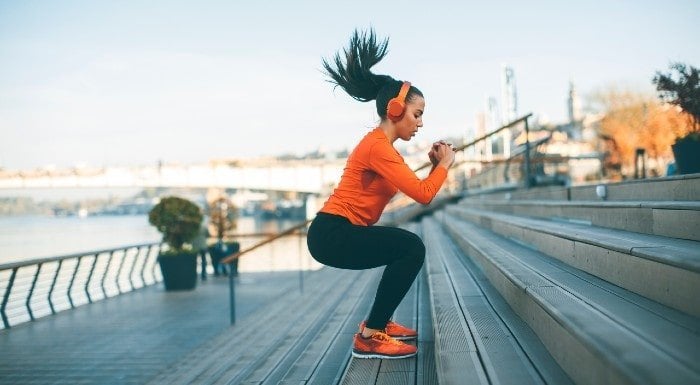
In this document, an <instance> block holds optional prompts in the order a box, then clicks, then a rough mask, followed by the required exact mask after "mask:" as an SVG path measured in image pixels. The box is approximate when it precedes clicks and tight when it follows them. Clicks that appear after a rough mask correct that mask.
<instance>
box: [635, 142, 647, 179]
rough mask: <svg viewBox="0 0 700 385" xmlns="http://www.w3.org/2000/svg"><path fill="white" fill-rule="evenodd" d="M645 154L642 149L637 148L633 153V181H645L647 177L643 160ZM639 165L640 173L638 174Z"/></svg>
mask: <svg viewBox="0 0 700 385" xmlns="http://www.w3.org/2000/svg"><path fill="white" fill-rule="evenodd" d="M645 152H646V150H645V149H643V148H637V149H636V150H635V153H634V155H635V156H634V179H640V178H641V179H646V177H647V167H646V162H645V159H644V153H645ZM640 163H641V169H642V170H641V173H640V172H639V169H640V166H639V164H640Z"/></svg>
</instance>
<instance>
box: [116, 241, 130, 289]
mask: <svg viewBox="0 0 700 385" xmlns="http://www.w3.org/2000/svg"><path fill="white" fill-rule="evenodd" d="M122 250H123V251H124V254H122V257H121V261H120V262H119V268H118V269H117V276H116V277H114V284H115V285H117V291H119V294H123V293H126V291H122V286H121V285H120V284H119V278H120V276H121V275H122V267H124V261H125V260H126V257H127V255H128V253H129V249H122Z"/></svg>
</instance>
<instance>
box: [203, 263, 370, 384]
mask: <svg viewBox="0 0 700 385" xmlns="http://www.w3.org/2000/svg"><path fill="white" fill-rule="evenodd" d="M335 270H337V271H338V273H339V274H345V273H347V271H344V270H338V269H335ZM346 276H347V277H349V278H350V279H346V280H342V281H337V282H336V284H335V285H334V286H333V287H332V288H331V289H330V290H328V291H326V292H324V295H323V296H319V295H317V296H314V297H312V298H311V300H309V301H308V304H305V305H304V306H303V307H302V308H299V309H296V310H294V311H293V313H298V314H299V316H295V317H293V320H289V321H288V320H287V319H285V315H284V314H281V318H280V319H278V320H277V322H275V325H274V326H275V329H279V331H276V334H273V336H274V338H261V339H258V340H256V341H254V342H253V344H251V345H248V346H247V351H246V352H245V353H244V354H243V355H242V356H241V357H239V358H238V359H237V360H236V361H235V362H231V365H229V366H228V367H227V369H226V371H225V372H223V373H221V374H220V376H219V381H217V382H215V383H214V384H216V385H219V384H228V383H235V382H237V381H241V380H243V379H245V380H246V381H263V380H264V379H265V377H266V376H267V375H268V374H269V373H270V372H271V371H272V370H274V369H275V368H276V367H277V365H278V364H279V363H280V362H281V361H282V360H284V358H285V357H286V356H287V355H289V352H290V349H292V348H294V346H295V345H294V342H295V341H296V340H297V339H298V338H299V336H300V335H303V336H305V338H311V337H312V336H313V334H308V333H307V332H309V331H310V328H311V326H312V325H314V324H315V323H317V322H318V321H319V320H322V318H323V317H324V316H325V315H326V314H327V312H328V311H329V309H332V307H333V306H335V303H337V302H338V301H340V300H341V298H343V296H345V295H347V292H348V290H350V288H351V287H352V286H353V283H355V281H356V279H357V277H358V273H357V272H354V271H353V272H351V274H348V275H346ZM305 333H306V334H305ZM271 334H272V333H271ZM261 337H264V336H261Z"/></svg>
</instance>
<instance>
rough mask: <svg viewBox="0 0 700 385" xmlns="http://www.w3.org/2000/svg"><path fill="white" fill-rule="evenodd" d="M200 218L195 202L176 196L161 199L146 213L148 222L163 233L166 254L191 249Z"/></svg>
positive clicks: (201, 216)
mask: <svg viewBox="0 0 700 385" xmlns="http://www.w3.org/2000/svg"><path fill="white" fill-rule="evenodd" d="M202 219H203V215H202V210H200V208H199V207H198V206H197V205H196V204H194V203H193V202H191V201H189V200H187V199H183V198H178V197H165V198H163V199H161V200H160V202H159V203H158V204H157V205H155V206H154V207H153V209H151V211H150V212H149V213H148V222H149V223H150V224H152V225H153V226H155V227H156V229H158V231H160V232H161V233H162V234H163V242H165V243H166V244H167V245H168V252H167V253H166V254H181V253H182V252H186V251H191V249H192V247H191V243H192V241H193V240H194V238H195V237H196V236H197V232H198V231H199V229H200V226H201V223H202Z"/></svg>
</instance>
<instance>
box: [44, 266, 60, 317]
mask: <svg viewBox="0 0 700 385" xmlns="http://www.w3.org/2000/svg"><path fill="white" fill-rule="evenodd" d="M62 265H63V260H62V259H61V260H60V261H58V267H57V268H56V274H54V276H53V282H51V288H50V289H49V294H48V297H47V298H48V300H49V307H50V308H51V314H56V309H54V307H53V300H52V299H51V296H52V295H53V289H54V288H55V287H56V282H57V281H58V274H59V273H60V272H61V266H62Z"/></svg>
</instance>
